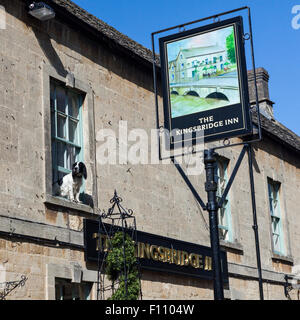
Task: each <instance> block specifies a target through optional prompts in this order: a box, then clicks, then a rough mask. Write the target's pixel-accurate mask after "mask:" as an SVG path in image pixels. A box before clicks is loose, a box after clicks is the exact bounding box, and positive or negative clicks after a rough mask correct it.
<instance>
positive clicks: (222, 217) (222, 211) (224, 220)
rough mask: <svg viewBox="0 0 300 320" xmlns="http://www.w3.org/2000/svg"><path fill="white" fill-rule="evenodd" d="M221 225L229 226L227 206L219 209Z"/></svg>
mask: <svg viewBox="0 0 300 320" xmlns="http://www.w3.org/2000/svg"><path fill="white" fill-rule="evenodd" d="M219 225H221V226H224V227H226V226H227V216H226V208H225V206H224V207H223V208H220V210H219Z"/></svg>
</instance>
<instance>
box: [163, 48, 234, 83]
mask: <svg viewBox="0 0 300 320" xmlns="http://www.w3.org/2000/svg"><path fill="white" fill-rule="evenodd" d="M229 65H230V61H229V60H228V57H227V52H226V50H225V49H224V48H222V47H219V46H217V45H215V46H209V47H197V48H192V49H181V50H180V51H179V53H178V56H177V58H176V60H173V61H170V62H169V79H170V84H171V85H172V84H173V83H174V84H176V83H178V82H194V81H198V80H200V79H203V78H205V77H211V76H215V75H217V74H221V73H222V72H225V71H227V70H228V69H229Z"/></svg>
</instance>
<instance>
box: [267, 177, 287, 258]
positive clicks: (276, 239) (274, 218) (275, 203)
mask: <svg viewBox="0 0 300 320" xmlns="http://www.w3.org/2000/svg"><path fill="white" fill-rule="evenodd" d="M279 190H280V183H279V182H275V181H273V180H272V179H270V178H268V191H269V203H270V214H271V228H272V243H273V251H274V253H276V254H279V255H283V254H284V248H283V234H282V225H281V224H282V223H281V222H282V221H281V212H280V211H281V210H280V200H279Z"/></svg>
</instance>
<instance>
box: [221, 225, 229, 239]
mask: <svg viewBox="0 0 300 320" xmlns="http://www.w3.org/2000/svg"><path fill="white" fill-rule="evenodd" d="M219 238H220V239H222V240H228V230H225V229H221V228H219Z"/></svg>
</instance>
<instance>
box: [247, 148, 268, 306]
mask: <svg viewBox="0 0 300 320" xmlns="http://www.w3.org/2000/svg"><path fill="white" fill-rule="evenodd" d="M247 151H248V162H249V177H250V187H251V199H252V211H253V226H252V228H253V231H254V237H255V247H256V260H257V271H258V284H259V295H260V300H264V292H263V283H262V272H261V260H260V249H259V237H258V226H257V215H256V202H255V189H254V177H253V164H252V152H253V151H252V146H251V144H249V145H248V150H247Z"/></svg>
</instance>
